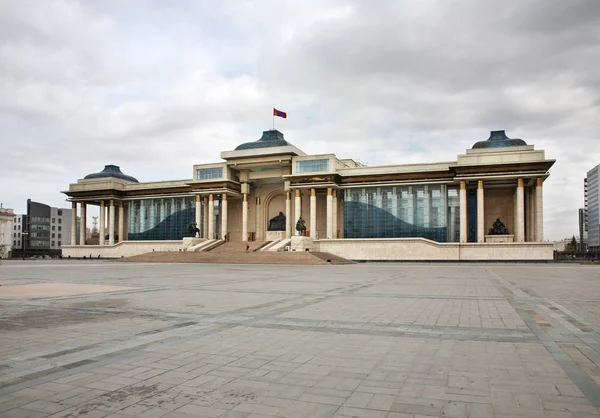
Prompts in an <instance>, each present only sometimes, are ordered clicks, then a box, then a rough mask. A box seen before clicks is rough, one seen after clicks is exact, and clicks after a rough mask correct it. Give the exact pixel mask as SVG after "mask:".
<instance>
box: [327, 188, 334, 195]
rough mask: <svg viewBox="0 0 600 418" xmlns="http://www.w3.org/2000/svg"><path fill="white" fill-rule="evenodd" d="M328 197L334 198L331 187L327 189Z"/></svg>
mask: <svg viewBox="0 0 600 418" xmlns="http://www.w3.org/2000/svg"><path fill="white" fill-rule="evenodd" d="M327 196H333V189H332V188H331V187H328V188H327Z"/></svg>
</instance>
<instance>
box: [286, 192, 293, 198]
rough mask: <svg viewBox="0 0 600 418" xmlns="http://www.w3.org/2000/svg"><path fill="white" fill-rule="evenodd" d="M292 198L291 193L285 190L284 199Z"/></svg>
mask: <svg viewBox="0 0 600 418" xmlns="http://www.w3.org/2000/svg"><path fill="white" fill-rule="evenodd" d="M291 198H292V193H290V192H285V200H290V199H291Z"/></svg>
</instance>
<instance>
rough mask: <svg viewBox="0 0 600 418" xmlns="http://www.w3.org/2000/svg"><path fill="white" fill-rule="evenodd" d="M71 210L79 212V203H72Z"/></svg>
mask: <svg viewBox="0 0 600 418" xmlns="http://www.w3.org/2000/svg"><path fill="white" fill-rule="evenodd" d="M71 209H74V210H77V202H71Z"/></svg>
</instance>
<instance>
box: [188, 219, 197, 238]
mask: <svg viewBox="0 0 600 418" xmlns="http://www.w3.org/2000/svg"><path fill="white" fill-rule="evenodd" d="M188 231H189V233H190V234H192V237H196V236H198V237H200V229H199V228H198V224H196V222H192V223H191V224H190V225H189V226H188Z"/></svg>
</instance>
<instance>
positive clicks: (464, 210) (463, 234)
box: [460, 181, 468, 242]
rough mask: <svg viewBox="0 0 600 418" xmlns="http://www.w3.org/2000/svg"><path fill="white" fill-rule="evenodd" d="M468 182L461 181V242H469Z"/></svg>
mask: <svg viewBox="0 0 600 418" xmlns="http://www.w3.org/2000/svg"><path fill="white" fill-rule="evenodd" d="M467 241H468V235H467V183H466V182H464V181H461V182H460V242H467Z"/></svg>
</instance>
